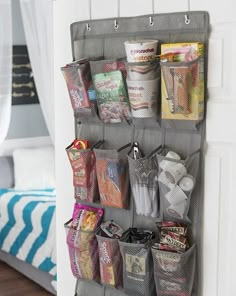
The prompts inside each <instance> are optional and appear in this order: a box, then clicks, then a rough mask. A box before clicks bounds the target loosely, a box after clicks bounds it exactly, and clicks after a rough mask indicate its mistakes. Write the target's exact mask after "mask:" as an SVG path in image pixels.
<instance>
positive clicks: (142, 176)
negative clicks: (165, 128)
mask: <svg viewBox="0 0 236 296" xmlns="http://www.w3.org/2000/svg"><path fill="white" fill-rule="evenodd" d="M128 161H129V176H130V185H131V190H132V193H133V197H134V201H135V207H136V212H137V214H138V215H144V216H151V217H153V218H156V217H158V216H159V214H160V211H159V210H160V208H159V207H160V202H159V188H158V164H157V159H156V155H155V154H154V153H151V154H150V155H149V156H147V157H143V158H139V159H133V158H131V157H130V156H128Z"/></svg>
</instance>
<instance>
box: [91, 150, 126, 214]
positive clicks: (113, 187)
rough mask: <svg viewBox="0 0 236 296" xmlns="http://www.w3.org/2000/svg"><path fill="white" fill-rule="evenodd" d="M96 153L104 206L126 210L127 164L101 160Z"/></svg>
mask: <svg viewBox="0 0 236 296" xmlns="http://www.w3.org/2000/svg"><path fill="white" fill-rule="evenodd" d="M95 153H96V172H97V178H98V187H99V193H100V199H101V203H102V205H106V206H110V207H116V208H126V207H127V203H128V200H127V191H128V183H127V178H128V175H127V173H126V169H127V162H125V161H124V160H122V159H120V160H119V159H100V158H99V156H98V157H97V154H98V153H97V151H96V150H95Z"/></svg>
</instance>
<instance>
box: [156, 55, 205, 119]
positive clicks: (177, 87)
mask: <svg viewBox="0 0 236 296" xmlns="http://www.w3.org/2000/svg"><path fill="white" fill-rule="evenodd" d="M160 64H161V71H162V119H179V120H186V119H187V120H202V119H203V115H204V63H203V57H199V58H197V59H195V60H194V61H191V62H161V63H160Z"/></svg>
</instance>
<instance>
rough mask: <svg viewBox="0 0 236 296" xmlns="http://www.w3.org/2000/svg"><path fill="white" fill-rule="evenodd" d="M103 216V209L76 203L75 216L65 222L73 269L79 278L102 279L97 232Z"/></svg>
mask: <svg viewBox="0 0 236 296" xmlns="http://www.w3.org/2000/svg"><path fill="white" fill-rule="evenodd" d="M102 217H103V209H100V208H98V209H97V208H92V207H88V206H84V205H79V204H75V206H74V213H73V218H72V219H71V220H69V221H68V222H66V223H65V229H66V234H67V246H68V250H69V257H70V264H71V270H72V273H73V275H74V276H75V277H76V278H78V279H86V280H94V281H99V279H100V274H99V255H98V244H97V239H96V235H95V232H96V230H97V227H98V226H99V225H100V223H101V219H102Z"/></svg>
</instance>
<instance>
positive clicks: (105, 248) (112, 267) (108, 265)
mask: <svg viewBox="0 0 236 296" xmlns="http://www.w3.org/2000/svg"><path fill="white" fill-rule="evenodd" d="M97 241H98V250H99V261H100V274H101V282H102V283H103V284H104V285H108V286H113V287H119V286H122V282H123V281H122V257H121V254H120V248H119V241H118V239H115V238H106V237H103V236H100V235H99V234H97Z"/></svg>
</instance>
